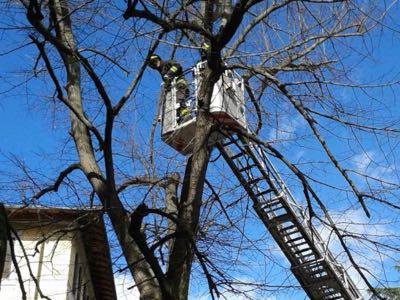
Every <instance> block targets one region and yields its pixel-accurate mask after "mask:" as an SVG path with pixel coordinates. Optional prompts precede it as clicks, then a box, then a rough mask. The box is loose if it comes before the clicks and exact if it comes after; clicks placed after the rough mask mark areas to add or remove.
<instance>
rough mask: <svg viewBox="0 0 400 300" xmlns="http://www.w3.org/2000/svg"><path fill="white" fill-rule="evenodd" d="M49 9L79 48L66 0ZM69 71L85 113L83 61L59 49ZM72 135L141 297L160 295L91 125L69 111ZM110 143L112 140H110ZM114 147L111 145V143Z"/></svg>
mask: <svg viewBox="0 0 400 300" xmlns="http://www.w3.org/2000/svg"><path fill="white" fill-rule="evenodd" d="M49 7H50V11H51V13H52V17H53V18H54V24H57V26H56V32H57V38H58V39H59V40H60V41H61V42H62V43H63V45H64V46H66V47H68V48H70V49H72V50H73V51H76V43H75V39H74V35H73V32H72V29H71V23H70V18H69V15H70V14H69V9H68V3H67V1H62V0H52V1H49ZM58 50H59V53H60V55H61V57H62V59H63V61H64V65H65V68H66V72H67V85H66V90H67V96H68V101H69V102H70V104H71V105H72V106H73V107H74V108H75V109H76V110H77V111H78V112H79V113H81V114H83V106H82V97H81V88H80V77H81V73H80V62H79V60H78V59H77V57H76V56H73V55H72V54H68V53H65V52H63V51H60V49H58ZM70 120H71V135H72V137H73V139H74V142H75V146H76V149H77V153H78V156H79V161H80V164H81V167H82V171H83V172H84V174H85V175H86V177H87V179H88V180H89V182H90V184H91V185H92V187H93V190H94V191H95V193H96V194H97V196H98V197H99V199H100V201H101V202H102V204H103V206H104V207H106V208H107V213H108V215H109V217H110V220H111V223H112V225H113V228H114V230H115V233H116V235H117V238H118V241H119V243H120V245H121V248H122V251H123V254H124V257H125V259H126V262H127V264H128V267H129V269H130V272H131V273H132V276H133V278H134V280H135V282H136V284H137V286H138V289H139V291H140V295H141V299H142V300H150V299H151V300H154V299H155V300H157V299H161V293H160V290H159V286H158V282H157V280H156V279H155V277H154V274H153V272H152V271H151V269H150V267H149V266H148V264H147V262H146V261H145V260H144V259H143V256H142V255H141V253H140V250H139V248H138V246H137V245H136V244H135V243H134V241H133V239H132V238H131V237H130V236H129V234H128V228H129V218H128V216H127V214H126V213H125V209H124V207H123V205H122V203H121V201H120V199H119V198H118V195H117V192H116V190H115V186H110V185H111V184H110V182H111V183H112V182H113V181H110V180H106V178H104V176H103V174H102V172H101V170H100V167H99V165H98V163H97V161H96V157H95V155H94V150H93V146H92V141H91V138H90V133H89V131H88V128H87V127H86V125H85V124H84V123H82V122H81V121H80V120H79V119H78V117H77V116H76V114H74V113H73V112H71V111H70ZM108 142H109V143H111V140H109V141H108ZM109 148H111V145H109Z"/></svg>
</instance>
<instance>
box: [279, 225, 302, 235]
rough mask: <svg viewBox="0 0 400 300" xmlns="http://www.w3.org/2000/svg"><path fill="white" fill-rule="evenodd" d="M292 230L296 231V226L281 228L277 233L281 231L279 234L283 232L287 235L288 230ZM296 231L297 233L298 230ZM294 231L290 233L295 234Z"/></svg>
mask: <svg viewBox="0 0 400 300" xmlns="http://www.w3.org/2000/svg"><path fill="white" fill-rule="evenodd" d="M293 228H296V229H297V226H296V225H290V226H287V227H284V228H281V229H280V230H279V231H281V232H283V233H287V232H288V231H289V230H291V229H293ZM296 231H297V232H299V231H298V230H296ZM296 231H293V232H292V233H294V232H296Z"/></svg>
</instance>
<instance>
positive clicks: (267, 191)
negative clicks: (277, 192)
mask: <svg viewBox="0 0 400 300" xmlns="http://www.w3.org/2000/svg"><path fill="white" fill-rule="evenodd" d="M273 191H274V190H273V189H268V190H265V191H262V192H259V193H258V194H256V197H260V196H264V195H265V194H269V193H271V192H273Z"/></svg>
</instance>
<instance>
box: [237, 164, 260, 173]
mask: <svg viewBox="0 0 400 300" xmlns="http://www.w3.org/2000/svg"><path fill="white" fill-rule="evenodd" d="M255 166H256V165H254V164H250V165H247V166H246V167H244V168H241V169H239V172H240V173H242V172H245V171H248V170H250V169H252V168H253V167H255Z"/></svg>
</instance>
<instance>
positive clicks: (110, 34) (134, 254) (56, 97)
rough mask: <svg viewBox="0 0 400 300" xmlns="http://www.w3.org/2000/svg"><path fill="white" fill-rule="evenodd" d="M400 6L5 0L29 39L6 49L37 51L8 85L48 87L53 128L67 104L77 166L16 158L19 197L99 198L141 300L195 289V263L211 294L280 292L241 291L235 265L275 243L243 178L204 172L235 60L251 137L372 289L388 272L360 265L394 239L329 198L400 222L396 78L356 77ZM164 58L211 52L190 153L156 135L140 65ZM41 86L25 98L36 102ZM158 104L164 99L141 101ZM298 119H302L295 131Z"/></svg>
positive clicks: (388, 252) (292, 0) (389, 250)
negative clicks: (216, 107)
mask: <svg viewBox="0 0 400 300" xmlns="http://www.w3.org/2000/svg"><path fill="white" fill-rule="evenodd" d="M396 2H397V1H393V2H388V3H386V2H385V3H379V4H377V3H376V1H363V2H362V1H339V0H338V1H335V0H332V1H331V0H326V1H322V0H321V1H317V0H309V1H296V0H280V1H266V0H265V1H260V0H238V1H138V0H133V1H132V0H129V1H127V3H125V2H123V1H121V2H113V3H109V2H107V1H93V0H91V1H83V2H80V1H66V0H49V1H37V0H30V1H26V0H20V1H16V2H15V1H5V2H4V3H3V6H4V8H5V9H6V11H7V13H8V14H7V26H6V28H5V29H4V30H5V34H9V33H11V32H17V33H18V34H19V35H21V36H23V37H24V39H23V40H22V42H21V40H20V41H19V42H20V45H18V46H15V45H13V44H10V45H7V46H8V48H7V49H5V50H4V51H3V52H4V54H8V55H12V54H14V53H15V52H16V51H20V52H21V51H22V52H23V51H26V53H29V55H32V56H33V55H34V57H35V58H34V59H30V60H26V62H25V63H24V66H25V68H24V69H25V70H26V71H27V70H30V71H31V72H30V73H27V74H28V75H27V76H26V78H27V79H26V80H25V82H23V83H17V82H12V83H11V84H10V87H9V90H8V92H9V93H10V92H11V91H13V90H16V89H18V88H19V87H20V85H23V86H28V87H31V88H32V85H34V84H39V83H38V82H42V83H40V86H39V87H40V93H44V92H43V91H45V93H47V94H45V95H47V99H46V102H43V101H42V102H41V105H42V107H46V110H48V111H50V110H53V116H54V122H57V123H59V124H64V123H65V122H64V123H63V121H62V120H60V119H61V118H62V117H64V116H65V114H66V113H68V115H69V121H70V126H69V129H68V130H65V147H63V150H62V151H61V152H60V153H59V157H61V158H64V160H63V161H62V162H63V163H65V164H67V162H68V165H67V166H66V167H65V166H64V168H63V169H62V171H61V172H59V173H58V175H56V176H55V178H54V179H53V180H52V182H51V183H50V184H48V185H44V184H43V183H41V180H43V178H46V177H48V175H46V174H38V172H34V171H33V170H31V169H30V168H29V167H28V165H27V164H26V163H25V162H23V161H22V160H20V159H17V158H15V157H11V158H10V161H11V162H12V163H13V164H14V165H15V166H17V167H18V168H19V170H20V171H21V174H22V175H21V177H20V178H17V179H16V181H15V182H13V183H10V186H11V185H14V186H17V187H18V189H20V190H22V191H23V193H24V194H26V197H25V196H24V197H23V201H24V205H30V204H32V203H40V201H44V199H46V197H47V194H48V193H51V192H57V193H59V194H60V195H68V196H69V197H70V199H71V202H69V203H73V201H78V203H80V204H81V205H83V206H89V205H90V203H93V201H99V202H100V203H101V205H102V206H103V207H104V210H105V212H106V213H107V215H108V217H109V219H110V222H111V226H112V229H113V232H114V233H115V236H116V239H117V241H118V244H119V246H120V248H121V250H122V255H123V257H124V259H125V260H126V266H125V267H122V268H121V269H123V270H126V269H129V271H130V273H131V274H132V276H133V278H134V280H135V282H136V285H137V287H138V289H139V291H140V295H141V299H187V298H188V293H189V285H190V282H191V281H190V279H191V274H193V273H195V272H196V268H194V267H193V264H194V263H195V264H196V267H198V268H199V269H200V270H201V272H200V273H202V274H203V275H204V278H205V280H206V282H207V284H208V287H209V293H210V296H211V297H212V298H214V297H219V296H221V295H222V296H223V292H221V291H226V290H229V291H232V292H234V293H246V292H248V291H251V290H252V289H259V290H263V289H264V290H268V289H270V288H272V287H271V286H270V285H269V284H268V283H265V282H264V284H262V283H259V282H256V283H255V282H253V283H249V282H247V283H246V285H247V287H250V288H248V289H247V290H246V289H245V290H243V289H242V288H240V287H241V286H243V284H244V282H243V281H242V280H239V279H237V278H235V275H234V273H235V272H234V271H233V270H231V269H230V268H229V266H235V267H236V270H240V263H241V259H243V253H258V255H262V257H263V259H270V257H269V253H268V252H266V251H265V249H264V246H262V245H263V243H265V240H266V239H267V238H266V237H265V236H264V237H257V238H256V237H254V236H253V235H252V234H249V232H247V229H246V224H248V222H257V221H256V220H255V216H254V214H253V213H252V212H251V211H250V210H249V209H250V208H249V204H248V200H247V198H246V196H245V195H242V194H240V193H241V191H240V187H238V184H237V182H232V181H230V178H229V177H230V176H229V175H226V174H224V173H223V172H221V173H219V176H218V178H216V177H217V176H212V175H210V176H209V178H208V179H207V169H208V168H209V167H210V168H211V166H213V167H212V168H213V169H212V170H209V171H210V172H211V174H214V175H215V174H217V173H218V169H217V170H216V169H215V168H214V161H216V159H217V158H218V156H216V157H215V158H214V157H213V158H212V159H211V160H210V157H211V152H212V150H213V148H212V147H209V145H208V139H209V137H210V135H211V134H212V133H213V132H214V131H218V130H220V129H221V128H220V125H219V124H217V123H215V122H212V121H211V117H210V111H209V109H210V101H211V97H212V93H213V87H214V84H215V83H216V82H217V81H218V79H219V78H220V76H221V74H222V73H223V72H224V71H225V70H228V69H231V70H235V71H236V72H238V73H239V74H240V75H241V76H242V77H243V78H244V79H245V83H246V97H247V98H248V110H249V116H248V118H249V122H250V123H251V124H250V125H251V126H250V127H251V131H250V133H249V132H241V134H243V135H245V136H246V137H247V138H248V139H250V140H252V141H254V142H256V143H258V144H259V145H261V146H262V147H264V148H265V149H266V150H267V151H268V153H269V154H270V155H271V157H273V158H274V160H275V161H276V162H277V163H279V164H280V165H281V166H282V167H281V170H282V172H284V173H285V174H286V175H287V178H288V180H289V182H291V183H292V184H293V186H294V187H295V189H296V187H298V188H299V191H303V195H301V196H302V198H304V199H305V201H303V202H302V204H304V205H305V206H306V207H307V209H308V215H309V217H310V222H314V223H315V224H316V226H320V227H321V228H322V227H327V228H329V230H330V231H332V233H333V236H334V237H335V238H334V239H337V240H338V241H339V244H340V246H341V249H342V250H343V252H344V253H345V255H346V257H347V258H348V260H349V261H350V264H351V265H352V266H353V267H354V268H355V270H356V271H357V272H358V274H359V275H360V276H361V277H362V279H363V280H364V282H365V283H366V285H367V286H368V288H369V289H371V290H372V291H374V285H373V284H371V283H370V279H371V276H370V275H372V279H373V280H374V281H378V282H379V283H382V284H384V278H379V276H375V275H374V274H373V271H371V270H369V269H368V268H367V267H365V266H363V265H362V264H361V263H360V262H359V261H358V260H357V258H356V253H357V251H359V249H362V247H366V248H369V247H375V248H376V249H377V250H376V251H378V252H379V253H382V255H385V256H388V257H389V256H390V257H391V259H393V260H395V261H397V260H398V256H397V255H398V251H399V248H398V237H397V234H396V233H390V236H384V235H383V234H380V235H379V236H374V235H373V234H370V233H359V232H354V231H352V230H347V227H346V226H347V225H348V224H352V222H348V223H345V224H344V225H343V224H342V223H341V218H340V217H338V218H336V217H331V216H330V210H331V209H332V207H333V206H332V203H328V202H329V201H331V200H325V197H326V195H328V194H329V195H336V198H340V199H342V200H343V201H344V202H345V203H347V205H348V207H352V208H354V207H358V206H360V207H361V208H362V210H363V211H364V213H365V215H366V216H368V217H370V218H371V221H370V222H369V223H368V224H366V225H365V226H371V228H373V226H374V225H373V224H374V223H379V222H382V218H383V219H384V220H387V222H393V223H391V224H392V225H393V224H396V218H395V216H394V214H393V212H391V210H396V211H397V210H398V209H399V207H400V206H399V202H398V199H397V195H398V187H399V185H398V183H397V181H398V180H397V178H398V177H397V176H398V174H397V173H396V165H395V157H396V155H395V154H396V149H395V146H392V145H391V142H392V141H394V140H396V139H397V138H398V134H399V132H400V131H399V130H400V129H398V128H397V127H396V125H397V122H398V117H397V116H396V115H395V114H394V116H393V115H391V114H390V106H391V105H394V104H392V103H388V101H389V100H388V101H386V100H384V99H385V97H386V95H387V94H386V93H387V92H386V91H387V90H390V89H391V88H393V87H394V86H395V85H397V81H396V80H397V79H396V77H394V79H393V78H392V79H390V78H389V77H388V76H387V77H385V78H377V79H376V80H375V81H374V82H373V83H363V82H359V81H356V80H355V79H354V78H353V77H352V72H354V70H356V68H357V66H358V65H359V64H361V62H362V61H363V60H364V59H367V58H368V57H370V56H371V53H370V52H371V51H372V49H373V47H374V44H373V42H371V43H370V42H369V41H370V40H374V39H375V38H376V37H377V32H378V30H382V31H383V32H389V33H390V32H395V31H396V29H395V28H392V27H391V26H392V24H391V19H390V12H391V10H392V9H393V7H394V5H395V4H396ZM204 43H206V44H207V45H208V46H207V47H204ZM155 52H157V53H162V54H163V55H164V56H165V57H176V58H177V59H182V60H183V62H184V64H185V66H187V67H192V66H193V65H194V64H195V63H196V62H197V61H198V60H199V59H200V57H202V58H203V59H205V60H206V61H207V64H206V67H205V69H204V74H203V80H202V82H201V85H200V87H199V91H198V98H199V99H200V100H199V102H198V107H197V112H198V113H197V118H196V123H195V124H196V125H195V126H196V133H195V136H194V137H193V153H192V154H191V156H190V157H189V158H188V159H187V161H185V160H183V158H180V157H176V156H174V155H173V154H172V152H166V151H165V148H162V147H163V146H160V145H159V143H157V142H155V139H154V134H155V130H156V127H157V122H156V120H157V112H156V109H155V107H156V97H157V93H154V91H153V92H152V89H154V85H153V86H150V87H149V85H151V84H150V80H149V77H148V76H149V73H147V72H146V71H145V70H146V66H147V63H146V59H147V58H148V57H149V56H150V55H151V54H153V53H155ZM27 72H28V71H27ZM126 75H127V77H126ZM127 78H128V80H127ZM40 80H42V81H40ZM49 80H50V81H49ZM46 81H49V82H51V85H50V84H49V82H46ZM43 82H44V83H43ZM123 87H124V88H123ZM35 89H37V88H35ZM124 89H125V90H124ZM344 90H346V92H343V91H344ZM341 91H342V94H340V92H341ZM376 91H382V93H383V94H382V95H380V96H379V95H378V94H377V92H376ZM33 93H34V92H33V89H32V92H31V95H30V98H32V99H37V98H36V97H34V95H33ZM344 93H347V94H346V95H343V94H344ZM350 93H353V95H350ZM48 95H52V96H48ZM361 95H362V96H363V99H358V98H357V97H360V96H361ZM49 100H52V101H49ZM147 103H149V106H148V107H153V108H151V109H148V110H146V109H143V108H141V107H140V106H141V105H147ZM385 108H386V109H387V108H389V110H386V111H383V109H385ZM148 111H151V113H152V114H153V115H154V117H153V116H152V115H149V113H148ZM145 113H146V114H145ZM153 119H154V121H153ZM285 120H286V121H285ZM288 120H289V121H288ZM285 122H286V123H285ZM291 122H297V123H298V124H299V125H298V127H302V129H301V130H299V131H297V129H296V132H297V133H296V134H297V136H296V134H293V132H294V131H295V130H294V129H293V126H296V125H293V123H292V124H290V123H291ZM288 123H289V124H290V126H288ZM271 128H272V129H273V130H271ZM300 131H301V135H300V134H299V132H300ZM68 133H69V136H68ZM147 136H150V138H149V139H147ZM70 137H71V138H72V140H70ZM371 139H374V140H375V141H376V142H375V144H374V145H373V147H374V149H377V152H378V151H379V152H380V155H381V157H384V159H379V160H375V159H376V154H371V153H369V152H368V151H366V150H365V147H366V145H367V144H368V143H370V141H371ZM337 140H340V141H341V142H340V145H337ZM388 141H390V142H388ZM307 150H308V151H310V152H312V153H315V156H314V159H309V158H307V159H305V160H304V161H303V160H302V159H301V158H300V156H299V157H297V158H295V159H293V157H295V154H296V153H297V154H298V153H299V151H307ZM360 151H362V152H361V153H364V154H365V157H364V158H362V159H364V160H368V162H367V163H366V165H365V164H364V165H363V162H361V163H360V164H361V165H363V166H364V169H360V168H356V167H354V165H351V163H350V161H351V160H350V159H349V157H353V158H354V157H355V154H359V153H360ZM166 153H168V154H166ZM309 157H311V156H309ZM216 164H217V163H216ZM373 165H375V166H376V167H380V168H386V169H385V170H388V169H390V168H392V169H393V170H391V171H390V173H391V176H390V177H391V178H389V179H388V178H386V177H385V176H386V173H385V172H378V173H376V174H375V173H370V172H369V170H368V167H370V166H373ZM383 165H385V167H383ZM177 170H178V172H176V171H177ZM327 173H328V174H330V175H331V177H327V176H326V174H327ZM180 174H182V175H180ZM291 176H292V177H291ZM146 188H148V190H146ZM321 189H322V190H323V191H322V192H321ZM16 190H17V189H16ZM324 191H325V192H324ZM238 193H239V194H238ZM138 195H139V196H138ZM227 198H228V199H227ZM75 203H76V202H75ZM243 203H245V204H243ZM337 203H339V202H337ZM377 210H381V211H379V212H377ZM383 212H386V213H387V214H386V215H385V214H384V213H383ZM130 213H132V214H131V215H130V217H129V214H130ZM337 213H343V211H340V210H338V211H337ZM379 218H381V220H379ZM227 241H231V242H227ZM236 241H238V242H236ZM354 243H357V247H359V248H357V247H355V245H354ZM356 248H357V249H358V250H357V249H356ZM216 251H220V253H219V254H217V252H216ZM230 252H234V253H237V255H236V257H230V256H229V255H228V254H227V253H230ZM221 253H222V254H221ZM260 253H261V254H260ZM382 265H384V264H382ZM264 276H267V275H265V274H264ZM374 276H375V278H374ZM281 286H285V284H284V283H283V282H282V283H281Z"/></svg>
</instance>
